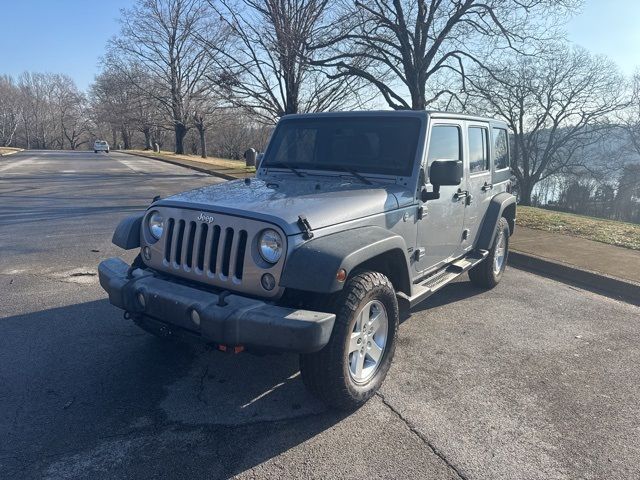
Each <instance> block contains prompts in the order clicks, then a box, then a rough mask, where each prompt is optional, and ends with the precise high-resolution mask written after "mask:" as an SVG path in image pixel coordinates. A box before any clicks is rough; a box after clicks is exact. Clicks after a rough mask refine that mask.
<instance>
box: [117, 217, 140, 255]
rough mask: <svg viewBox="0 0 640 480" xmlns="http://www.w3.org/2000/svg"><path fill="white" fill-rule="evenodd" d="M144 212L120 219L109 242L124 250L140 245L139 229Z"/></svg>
mask: <svg viewBox="0 0 640 480" xmlns="http://www.w3.org/2000/svg"><path fill="white" fill-rule="evenodd" d="M143 218H144V213H136V214H135V215H131V216H129V217H127V218H125V219H123V220H121V221H120V223H119V224H118V226H117V227H116V230H115V232H113V238H112V239H111V242H112V243H113V244H114V245H117V246H118V247H120V248H123V249H125V250H131V249H134V248H139V247H140V229H141V228H142V219H143Z"/></svg>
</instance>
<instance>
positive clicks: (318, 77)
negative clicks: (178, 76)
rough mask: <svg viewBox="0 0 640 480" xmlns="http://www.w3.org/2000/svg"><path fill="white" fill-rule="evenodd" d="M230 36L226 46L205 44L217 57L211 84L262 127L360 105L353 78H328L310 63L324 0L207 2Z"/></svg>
mask: <svg viewBox="0 0 640 480" xmlns="http://www.w3.org/2000/svg"><path fill="white" fill-rule="evenodd" d="M209 2H210V3H211V5H212V6H213V7H214V8H215V9H216V11H217V12H218V13H219V14H220V16H221V18H222V19H223V20H224V22H225V23H226V26H227V28H228V30H229V33H230V39H229V40H230V41H229V42H228V44H213V43H211V42H207V43H206V44H207V46H208V47H209V51H210V52H212V53H215V54H216V56H217V58H218V61H217V63H218V65H219V69H218V71H217V72H216V74H215V76H214V77H213V78H212V80H213V81H214V82H215V83H217V84H219V85H220V87H221V89H222V91H223V92H224V94H225V96H226V98H227V99H228V100H229V101H230V103H231V105H233V106H238V107H241V108H243V109H244V110H246V111H248V112H249V113H250V114H251V115H252V116H254V117H256V118H258V119H260V120H261V121H263V122H266V123H273V122H274V121H276V120H277V119H278V118H279V117H281V116H283V115H287V114H291V113H302V112H317V111H326V110H337V109H341V108H353V107H354V106H357V105H359V104H361V103H362V102H361V99H360V96H359V93H360V90H361V87H360V83H359V82H358V80H357V79H354V78H347V77H341V78H329V77H327V76H326V75H325V73H324V71H322V70H321V69H320V68H319V67H316V66H313V65H312V59H313V58H314V56H315V55H316V54H317V53H318V52H316V51H312V50H311V49H310V48H309V45H310V44H312V43H314V42H316V41H317V40H319V38H317V37H318V35H319V32H320V31H321V30H322V29H323V28H325V27H326V22H327V21H328V20H329V5H330V2H329V1H328V0H286V1H285V0H240V2H239V3H238V4H236V3H231V1H230V0H209Z"/></svg>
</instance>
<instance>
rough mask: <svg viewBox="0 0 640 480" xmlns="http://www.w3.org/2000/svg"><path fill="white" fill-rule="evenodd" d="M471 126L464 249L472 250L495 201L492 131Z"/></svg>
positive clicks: (485, 126)
mask: <svg viewBox="0 0 640 480" xmlns="http://www.w3.org/2000/svg"><path fill="white" fill-rule="evenodd" d="M466 123H467V152H468V153H467V156H466V157H467V158H466V161H465V169H464V170H465V175H466V176H467V190H468V191H469V198H467V206H466V209H465V213H464V232H463V236H464V240H463V247H464V249H465V250H470V249H471V248H472V247H473V245H474V244H475V240H476V238H477V236H478V233H479V230H480V227H481V226H482V219H483V218H484V214H485V212H486V211H487V207H488V206H489V202H490V201H491V198H492V197H493V195H492V189H493V185H492V184H491V148H490V143H491V142H490V138H491V131H490V128H489V124H488V123H484V122H471V121H469V122H466Z"/></svg>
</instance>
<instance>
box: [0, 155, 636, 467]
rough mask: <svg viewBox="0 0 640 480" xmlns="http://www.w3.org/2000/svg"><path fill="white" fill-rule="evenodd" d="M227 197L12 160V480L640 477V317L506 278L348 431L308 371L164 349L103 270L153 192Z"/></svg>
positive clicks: (173, 171)
mask: <svg viewBox="0 0 640 480" xmlns="http://www.w3.org/2000/svg"><path fill="white" fill-rule="evenodd" d="M218 181H219V180H216V179H214V178H211V177H209V176H205V175H199V174H194V172H192V171H189V170H186V169H182V168H180V167H176V166H173V165H168V164H164V163H159V162H155V161H153V160H147V159H142V158H135V157H131V156H127V155H121V154H117V153H112V154H109V155H107V154H98V155H95V154H93V153H90V152H74V153H70V152H57V153H56V152H23V153H19V154H16V155H12V156H10V157H6V158H2V159H0V252H1V254H0V438H2V441H1V442H0V478H3V479H13V478H15V479H22V478H43V477H44V478H56V479H57V478H79V479H80V478H114V477H117V478H123V477H127V478H148V477H154V476H156V477H158V476H162V477H165V478H218V477H229V476H233V475H239V476H240V477H267V478H307V477H320V478H337V477H348V478H465V479H475V478H478V479H480V478H486V479H496V478H505V479H506V478H540V479H548V478H578V477H579V478H594V479H595V478H630V477H638V476H639V475H640V460H639V459H640V439H639V437H638V431H639V429H640V416H639V415H638V407H637V405H638V404H640V374H639V373H638V372H639V370H638V368H637V365H638V364H639V362H640V347H639V345H640V322H638V320H639V317H640V309H639V308H637V307H633V306H631V305H628V304H624V303H620V302H617V301H614V300H611V299H608V298H605V297H601V296H598V295H595V294H592V293H589V292H585V291H583V290H580V289H577V288H573V287H570V286H567V285H564V284H561V283H558V282H555V281H552V280H549V279H545V278H541V277H537V276H535V275H532V274H529V273H525V272H522V271H518V270H513V269H510V270H507V273H506V275H505V277H504V279H503V282H502V283H501V284H500V285H499V286H498V287H497V288H496V289H494V290H492V291H488V292H486V291H482V290H479V289H476V288H474V287H473V286H471V285H470V283H469V282H468V281H467V279H466V277H465V278H463V279H462V280H461V281H459V282H457V283H455V284H453V285H449V286H447V287H445V289H444V290H442V291H441V292H439V293H437V294H436V295H435V296H433V297H432V298H430V299H429V300H428V301H427V302H426V303H425V304H424V305H422V306H420V307H419V308H417V309H416V310H415V311H414V312H413V315H412V317H411V318H410V319H409V320H407V321H406V322H404V323H403V324H402V326H401V328H400V337H399V340H398V350H397V353H396V359H395V362H394V365H393V367H392V368H391V371H390V373H389V376H388V377H387V380H386V382H385V384H384V386H383V388H382V390H381V393H380V395H378V396H376V397H375V398H374V399H373V400H372V401H370V402H369V403H368V404H367V405H365V406H364V407H363V408H361V409H360V410H358V411H357V412H355V413H352V414H351V415H346V414H341V413H336V412H331V411H326V409H325V408H324V407H323V406H322V405H321V404H319V403H318V402H316V401H315V400H314V399H313V398H311V397H310V396H309V395H308V394H307V393H306V392H305V390H304V388H303V386H302V383H301V381H300V378H299V374H298V363H297V358H296V356H294V355H281V356H264V357H255V356H251V355H247V354H242V355H237V356H231V355H225V354H222V353H219V352H215V351H211V350H210V349H208V348H205V347H202V346H186V345H174V344H170V343H169V344H167V343H164V342H162V341H160V340H157V339H155V338H154V337H152V336H149V335H147V334H146V333H144V332H142V331H141V330H139V329H138V328H137V327H135V326H134V325H133V324H131V322H129V321H126V320H124V319H123V318H122V315H121V312H120V311H119V310H117V309H115V308H113V307H111V306H110V305H109V303H108V302H107V301H106V299H105V293H104V292H103V291H102V289H101V288H100V286H99V284H98V279H97V275H96V267H97V264H98V262H99V261H100V260H101V259H103V258H106V257H109V256H123V257H124V258H126V259H127V260H130V259H131V257H132V255H133V254H132V253H131V252H123V251H122V250H119V249H118V248H117V247H115V246H113V245H111V243H110V241H111V235H112V233H113V230H114V228H115V226H116V225H117V223H118V221H119V220H120V219H121V218H122V217H124V216H125V215H128V214H131V213H134V212H137V211H140V210H142V209H144V208H145V206H146V205H147V204H148V203H149V202H150V201H151V199H152V198H153V197H154V196H155V195H162V196H165V195H168V194H170V193H173V192H178V191H182V190H185V189H188V188H195V187H198V186H201V185H204V184H207V183H215V182H218Z"/></svg>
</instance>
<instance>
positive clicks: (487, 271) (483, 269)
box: [469, 217, 510, 288]
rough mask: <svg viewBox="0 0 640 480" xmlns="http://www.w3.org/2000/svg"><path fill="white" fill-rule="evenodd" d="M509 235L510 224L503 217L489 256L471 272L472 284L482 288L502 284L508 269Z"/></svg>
mask: <svg viewBox="0 0 640 480" xmlns="http://www.w3.org/2000/svg"><path fill="white" fill-rule="evenodd" d="M509 233H510V232H509V222H507V219H506V218H504V217H501V218H500V220H499V221H498V225H497V226H496V234H495V237H494V240H493V246H492V247H491V250H489V255H487V258H485V259H484V261H483V262H482V263H480V264H479V265H476V266H475V267H473V268H472V269H471V270H469V279H470V280H471V283H473V284H474V285H476V286H478V287H482V288H493V287H495V286H496V285H497V284H498V283H499V282H500V279H501V278H502V274H503V273H504V270H505V268H506V267H507V257H508V256H509Z"/></svg>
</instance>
